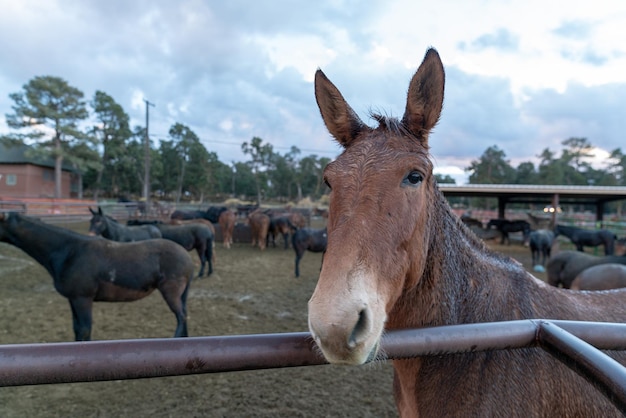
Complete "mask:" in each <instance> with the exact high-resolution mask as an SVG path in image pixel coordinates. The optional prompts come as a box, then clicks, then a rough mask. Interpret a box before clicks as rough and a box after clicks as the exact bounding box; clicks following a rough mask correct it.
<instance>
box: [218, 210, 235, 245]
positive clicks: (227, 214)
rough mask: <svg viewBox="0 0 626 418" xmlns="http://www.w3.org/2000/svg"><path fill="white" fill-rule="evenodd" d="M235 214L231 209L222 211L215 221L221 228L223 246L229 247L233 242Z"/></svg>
mask: <svg viewBox="0 0 626 418" xmlns="http://www.w3.org/2000/svg"><path fill="white" fill-rule="evenodd" d="M236 219H237V215H236V214H235V212H233V211H232V210H230V209H228V210H225V211H222V213H220V215H219V216H218V218H217V223H218V225H219V226H220V229H221V230H222V245H224V248H230V246H231V245H232V244H233V231H234V230H235V221H236Z"/></svg>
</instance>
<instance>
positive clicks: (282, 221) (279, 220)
mask: <svg viewBox="0 0 626 418" xmlns="http://www.w3.org/2000/svg"><path fill="white" fill-rule="evenodd" d="M296 229H297V228H296V227H295V226H294V225H293V224H292V223H291V221H290V220H289V217H288V216H272V217H270V226H269V229H268V231H267V241H268V243H267V245H268V246H269V243H270V242H271V243H272V246H273V247H274V248H276V236H277V235H280V236H282V237H283V243H284V247H285V250H286V249H288V248H289V233H291V232H292V231H295V230H296Z"/></svg>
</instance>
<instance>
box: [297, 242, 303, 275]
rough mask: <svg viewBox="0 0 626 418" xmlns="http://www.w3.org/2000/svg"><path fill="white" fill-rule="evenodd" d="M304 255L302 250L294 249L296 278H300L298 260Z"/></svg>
mask: <svg viewBox="0 0 626 418" xmlns="http://www.w3.org/2000/svg"><path fill="white" fill-rule="evenodd" d="M303 255H304V250H302V249H301V248H296V277H300V259H302V256H303Z"/></svg>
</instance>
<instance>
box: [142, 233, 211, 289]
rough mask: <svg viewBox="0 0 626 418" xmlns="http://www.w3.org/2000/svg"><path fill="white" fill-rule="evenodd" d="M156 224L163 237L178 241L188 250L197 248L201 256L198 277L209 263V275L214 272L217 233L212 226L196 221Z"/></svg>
mask: <svg viewBox="0 0 626 418" xmlns="http://www.w3.org/2000/svg"><path fill="white" fill-rule="evenodd" d="M154 226H155V227H157V228H158V229H159V231H160V232H161V235H162V236H163V238H165V239H169V240H170V241H174V242H176V243H177V244H179V245H181V246H183V247H184V248H185V249H186V250H187V251H191V250H193V249H195V250H196V253H197V254H198V257H199V258H200V272H199V273H198V277H202V276H203V275H204V267H205V265H206V264H207V263H208V264H209V269H208V271H207V276H210V275H211V273H213V243H214V241H215V234H213V230H212V229H211V228H209V227H208V226H207V225H203V224H195V223H194V224H184V225H167V224H163V223H157V224H155V225H154Z"/></svg>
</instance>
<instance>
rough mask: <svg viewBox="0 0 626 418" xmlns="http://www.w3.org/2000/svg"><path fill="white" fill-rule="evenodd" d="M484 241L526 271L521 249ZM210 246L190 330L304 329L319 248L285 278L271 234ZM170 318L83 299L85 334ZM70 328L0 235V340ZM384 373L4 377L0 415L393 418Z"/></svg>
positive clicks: (151, 329)
mask: <svg viewBox="0 0 626 418" xmlns="http://www.w3.org/2000/svg"><path fill="white" fill-rule="evenodd" d="M61 226H64V227H67V228H70V229H75V230H78V231H79V232H86V228H87V226H86V224H66V225H61ZM314 226H315V225H314ZM493 245H494V247H495V248H496V249H498V250H499V251H503V252H507V253H509V254H510V255H512V256H513V257H514V258H516V259H517V260H519V261H520V262H522V263H523V264H524V266H525V267H526V268H527V269H528V270H531V267H532V266H531V262H530V250H529V249H528V248H525V247H522V246H521V245H519V244H513V245H511V246H500V245H496V244H493ZM216 252H217V260H216V265H215V271H214V273H213V275H212V276H211V277H210V278H203V279H200V280H196V281H194V283H193V284H192V287H191V291H190V294H189V299H188V312H189V333H190V335H191V336H212V335H235V334H258V333H281V332H300V331H307V301H308V299H309V297H310V296H311V294H312V292H313V289H314V287H315V282H316V278H317V274H318V273H319V267H320V263H321V255H320V254H314V253H307V254H305V256H304V258H303V260H302V262H301V277H300V278H298V279H296V278H295V277H294V272H293V263H294V252H293V250H291V249H290V250H283V249H282V242H280V241H279V243H278V247H277V248H276V249H274V248H269V249H267V250H266V251H264V252H261V251H259V250H258V249H254V248H251V247H250V246H249V245H248V244H235V246H234V247H233V248H232V249H231V250H226V249H224V248H222V246H221V244H218V246H217V248H216ZM194 259H195V260H197V258H196V257H195V254H194ZM535 275H536V276H537V277H539V278H541V279H545V277H544V275H543V274H542V273H535ZM174 328H175V319H174V316H173V314H171V313H170V311H169V310H168V308H167V307H166V305H165V302H164V301H163V300H162V298H161V297H160V295H159V294H158V293H153V294H152V295H150V296H149V297H147V298H145V299H143V300H140V301H137V302H132V303H96V304H95V305H94V325H93V330H92V338H93V339H94V340H110V339H130V338H167V337H171V336H172V335H173V333H174ZM73 338H74V337H73V332H72V325H71V313H70V309H69V305H68V303H67V300H66V299H65V298H63V297H62V296H60V295H59V294H58V293H57V292H56V291H55V289H54V287H53V285H52V279H51V278H50V276H49V275H48V273H47V272H46V271H45V270H44V269H43V268H42V267H41V266H40V265H39V264H37V263H36V262H35V261H34V260H33V259H31V258H29V257H28V256H27V255H26V254H25V253H23V252H21V251H20V250H19V249H17V248H15V247H13V246H10V245H7V244H4V243H0V344H22V343H42V342H61V341H73ZM392 374H393V372H392V369H391V365H390V364H389V363H378V364H374V365H366V366H363V367H341V366H330V365H328V366H314V367H300V368H289V369H272V370H263V371H249V372H235V373H221V374H203V375H195V376H181V377H167V378H153V379H138V380H119V381H111V382H92V383H72V384H57V385H39V386H23V387H7V388H0V417H4V418H11V417H70V416H72V417H122V416H129V417H130V416H132V417H143V416H145V417H376V418H384V417H396V416H397V412H396V409H395V405H394V402H393V395H392Z"/></svg>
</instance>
